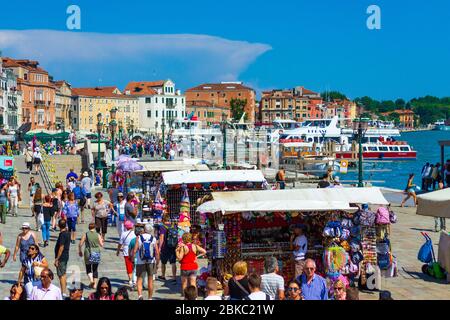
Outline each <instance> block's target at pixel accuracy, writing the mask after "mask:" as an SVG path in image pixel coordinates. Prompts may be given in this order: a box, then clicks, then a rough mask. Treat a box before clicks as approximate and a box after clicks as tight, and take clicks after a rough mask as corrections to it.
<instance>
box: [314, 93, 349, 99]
mask: <svg viewBox="0 0 450 320" xmlns="http://www.w3.org/2000/svg"><path fill="white" fill-rule="evenodd" d="M320 95H321V97H322V98H323V99H324V100H327V101H328V99H329V101H332V100H334V99H341V100H348V98H347V96H346V95H345V94H343V93H341V92H339V91H325V92H322V93H321V94H320Z"/></svg>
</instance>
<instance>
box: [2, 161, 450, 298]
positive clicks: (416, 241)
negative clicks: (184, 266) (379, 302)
mask: <svg viewBox="0 0 450 320" xmlns="http://www.w3.org/2000/svg"><path fill="white" fill-rule="evenodd" d="M22 162H23V159H20V158H19V159H18V161H17V168H16V170H17V173H18V176H19V179H20V182H21V184H22V187H23V188H24V191H23V202H22V203H23V205H22V206H21V208H20V210H19V214H18V217H11V216H8V217H7V223H6V225H0V231H1V232H2V234H3V243H4V245H5V246H6V247H8V248H9V249H11V250H13V249H14V243H15V239H16V236H17V234H18V233H19V228H20V226H21V224H22V223H23V222H25V221H27V222H30V224H31V226H32V227H34V218H32V217H31V211H30V209H29V207H28V195H27V192H26V191H25V190H26V185H27V182H28V178H29V175H28V174H25V173H23V172H24V165H23V164H22ZM38 181H39V179H38ZM386 197H387V199H388V200H389V201H392V203H393V204H392V206H393V209H394V211H395V212H396V213H397V214H398V223H397V224H394V225H392V226H391V231H392V235H391V242H392V247H393V252H394V254H395V256H396V257H397V259H398V267H399V276H398V277H396V278H388V279H383V280H382V289H383V290H389V291H391V293H392V296H393V298H394V299H408V300H409V299H450V290H449V288H450V287H449V284H446V283H445V281H438V280H435V279H433V278H431V277H429V276H426V275H424V274H422V271H421V266H422V263H421V262H419V261H418V260H417V251H418V250H419V248H420V246H421V245H422V244H423V242H424V240H423V237H422V236H421V234H420V232H421V231H426V232H429V234H430V236H431V238H432V239H433V243H434V244H435V250H436V253H437V242H438V239H439V234H438V233H434V232H433V231H432V229H433V227H434V220H433V218H430V217H423V216H418V215H416V214H415V209H414V208H411V207H406V208H400V207H399V205H398V203H399V202H400V200H401V194H396V193H392V192H387V193H386ZM409 205H411V203H409ZM78 230H79V231H78V232H77V244H76V245H71V248H70V259H69V266H70V267H69V268H70V269H74V270H79V275H80V276H81V281H82V282H83V283H84V284H88V278H87V276H86V273H85V269H84V265H83V260H82V259H81V258H80V257H79V256H78V251H77V245H78V241H79V239H80V235H81V234H82V233H84V232H86V231H87V224H81V225H78ZM36 234H37V236H38V238H39V239H41V234H40V233H38V232H36ZM57 236H58V233H57V232H52V233H51V240H50V245H49V246H48V247H46V248H43V249H42V252H43V254H44V255H45V256H46V257H47V259H48V261H49V264H50V268H51V269H52V270H55V268H54V266H53V263H54V245H55V241H56V238H57ZM117 240H118V237H117V231H116V230H115V228H108V234H107V237H106V243H105V249H104V250H103V251H102V262H101V264H100V267H99V274H100V276H107V277H109V278H110V279H111V281H112V284H113V287H114V290H115V289H117V287H119V286H122V285H127V283H128V280H127V275H126V272H125V265H124V262H123V258H121V257H117V256H116V247H117ZM40 242H41V241H40ZM200 263H201V265H205V264H206V260H204V259H202V260H200ZM19 269H20V263H19V261H16V262H13V261H12V257H11V258H10V260H9V261H8V263H7V265H6V267H5V268H4V269H1V271H0V299H3V297H5V296H7V295H8V293H9V289H10V287H11V285H12V284H13V283H14V282H15V281H17V277H18V272H19ZM167 275H169V274H167ZM167 275H166V276H167ZM54 281H55V283H56V284H59V282H58V280H57V279H55V280H54ZM179 287H180V279H179V278H178V283H177V284H176V285H174V284H171V283H170V281H167V282H163V281H160V280H156V282H155V293H154V299H181V296H180V291H179ZM90 292H91V290H85V296H86V295H87V293H90ZM144 297H146V293H145V295H144ZM136 298H137V294H136V292H131V299H136ZM360 298H361V299H366V300H372V299H378V293H377V292H367V293H365V292H362V293H360Z"/></svg>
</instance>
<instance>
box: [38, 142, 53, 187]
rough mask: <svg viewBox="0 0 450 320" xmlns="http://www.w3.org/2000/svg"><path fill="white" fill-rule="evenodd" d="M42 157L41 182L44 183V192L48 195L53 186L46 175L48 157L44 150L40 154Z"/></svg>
mask: <svg viewBox="0 0 450 320" xmlns="http://www.w3.org/2000/svg"><path fill="white" fill-rule="evenodd" d="M42 155H43V159H42V160H43V161H42V163H41V170H40V174H41V178H42V181H43V182H44V186H45V190H46V192H47V194H50V193H51V191H52V189H53V185H52V182H51V180H50V177H49V175H48V172H47V168H46V164H47V161H48V155H47V153H46V152H45V151H44V150H43V152H42Z"/></svg>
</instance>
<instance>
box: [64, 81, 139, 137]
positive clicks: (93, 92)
mask: <svg viewBox="0 0 450 320" xmlns="http://www.w3.org/2000/svg"><path fill="white" fill-rule="evenodd" d="M138 106H139V105H138V100H137V99H136V98H135V97H133V96H127V95H124V94H122V92H120V90H119V89H118V88H117V87H95V88H72V108H73V109H72V113H71V117H72V119H71V121H72V128H73V129H75V130H80V131H85V132H97V114H98V113H101V114H102V116H103V118H102V122H103V130H102V132H103V133H109V125H108V124H109V121H110V110H112V109H113V108H117V117H116V118H117V119H116V120H117V122H118V124H119V123H121V124H122V126H123V128H124V130H131V129H136V124H137V123H139V110H138V109H139V108H138Z"/></svg>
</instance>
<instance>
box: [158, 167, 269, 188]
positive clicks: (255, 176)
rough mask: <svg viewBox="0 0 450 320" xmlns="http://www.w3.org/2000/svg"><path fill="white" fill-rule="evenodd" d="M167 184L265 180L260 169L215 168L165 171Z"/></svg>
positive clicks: (164, 177) (164, 175)
mask: <svg viewBox="0 0 450 320" xmlns="http://www.w3.org/2000/svg"><path fill="white" fill-rule="evenodd" d="M162 177H163V180H164V183H165V184H166V185H174V184H183V183H186V184H188V183H213V182H247V181H249V182H264V181H265V180H266V179H265V178H264V175H263V174H262V172H261V171H260V170H213V171H173V172H163V174H162Z"/></svg>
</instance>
